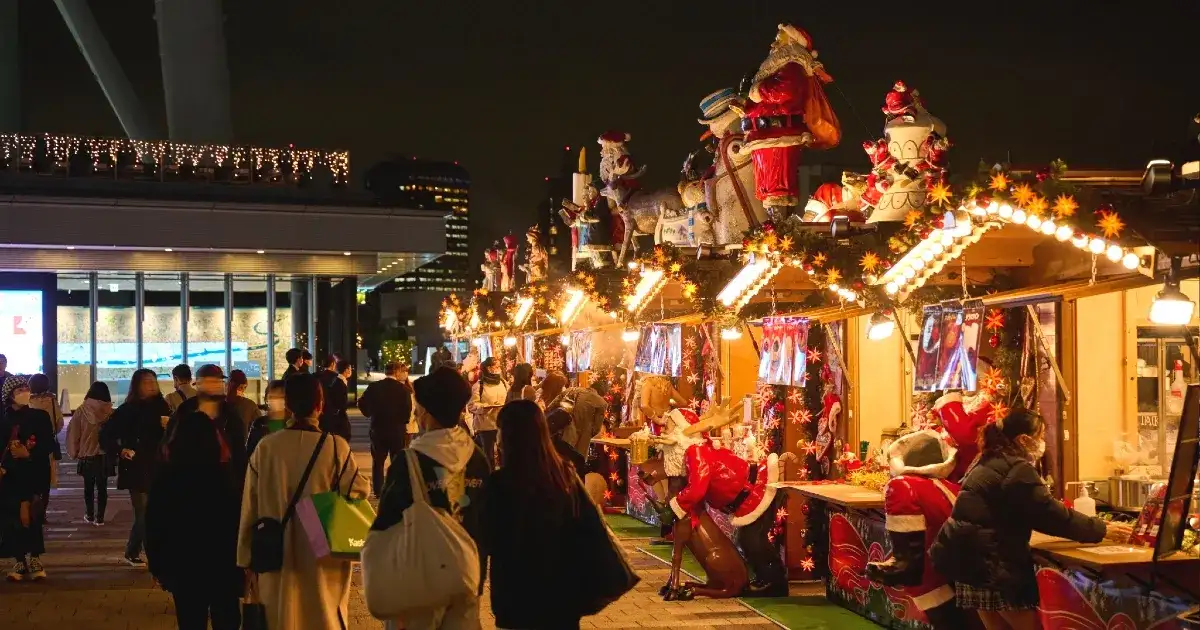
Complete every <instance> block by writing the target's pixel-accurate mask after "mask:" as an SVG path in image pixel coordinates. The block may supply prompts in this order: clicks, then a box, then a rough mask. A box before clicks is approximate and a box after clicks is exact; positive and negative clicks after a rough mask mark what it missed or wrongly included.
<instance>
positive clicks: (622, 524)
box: [604, 514, 659, 538]
mask: <svg viewBox="0 0 1200 630" xmlns="http://www.w3.org/2000/svg"><path fill="white" fill-rule="evenodd" d="M604 520H606V521H608V526H609V527H611V528H612V530H613V533H614V534H616V535H617V537H618V538H655V537H657V536H658V534H659V529H658V528H657V527H655V526H654V525H647V524H645V523H643V522H641V521H639V520H637V519H636V518H633V517H632V516H626V515H624V514H605V515H604Z"/></svg>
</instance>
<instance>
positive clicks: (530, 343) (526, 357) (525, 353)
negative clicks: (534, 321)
mask: <svg viewBox="0 0 1200 630" xmlns="http://www.w3.org/2000/svg"><path fill="white" fill-rule="evenodd" d="M535 344H536V338H535V337H534V336H533V335H525V344H524V346H523V347H522V354H521V359H522V360H523V361H525V362H526V363H528V364H530V365H532V366H533V367H534V368H540V367H542V366H541V365H538V363H540V361H535V360H534V359H535V357H537V353H536V352H535V350H534V348H535Z"/></svg>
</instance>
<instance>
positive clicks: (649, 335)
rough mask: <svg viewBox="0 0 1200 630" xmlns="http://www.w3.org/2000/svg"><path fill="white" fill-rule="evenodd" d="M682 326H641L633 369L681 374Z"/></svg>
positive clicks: (672, 374)
mask: <svg viewBox="0 0 1200 630" xmlns="http://www.w3.org/2000/svg"><path fill="white" fill-rule="evenodd" d="M682 364H683V327H682V326H681V325H679V324H653V325H650V326H646V327H644V328H642V334H641V336H640V337H639V338H638V347H637V354H636V355H635V357H634V369H636V370H637V371H638V372H645V373H647V374H662V375H664V376H681V371H682V368H683V365H682Z"/></svg>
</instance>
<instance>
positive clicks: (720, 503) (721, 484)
mask: <svg viewBox="0 0 1200 630" xmlns="http://www.w3.org/2000/svg"><path fill="white" fill-rule="evenodd" d="M683 463H684V468H685V469H686V470H687V484H686V485H685V486H684V487H683V489H682V490H680V491H679V493H678V494H676V495H675V498H673V499H671V510H672V511H673V512H674V513H675V516H676V517H677V518H685V517H689V516H694V515H696V514H699V513H700V512H701V511H702V510H704V509H706V506H707V507H711V508H713V509H715V510H719V511H722V512H725V513H726V514H729V515H730V516H731V518H730V523H732V524H733V526H734V527H737V528H738V530H737V543H738V546H739V547H741V549H742V554H743V555H745V557H746V563H747V564H748V565H750V568H751V569H752V570H753V571H754V578H755V579H754V580H753V581H752V582H751V583H750V588H749V593H751V594H754V595H758V596H763V597H785V596H787V594H788V583H787V571H786V570H785V569H784V567H783V563H782V562H781V561H780V559H779V549H777V548H776V547H775V545H774V543H772V542H771V540H770V538H769V534H770V532H771V527H772V526H773V525H774V524H775V506H776V500H775V499H776V489H775V488H772V487H770V485H769V484H772V483H775V482H777V481H779V456H778V455H776V454H774V453H771V454H770V455H768V456H767V457H766V458H765V459H763V460H762V461H760V462H758V463H753V464H752V463H750V462H747V461H746V460H744V459H742V458H740V457H738V456H737V455H735V454H734V453H733V451H731V450H728V449H723V448H715V447H713V446H712V444H710V443H709V442H708V441H707V440H705V441H704V442H702V443H700V444H693V445H691V446H689V447H688V448H687V451H686V452H685V453H684V457H683Z"/></svg>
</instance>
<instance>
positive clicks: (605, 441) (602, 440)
mask: <svg viewBox="0 0 1200 630" xmlns="http://www.w3.org/2000/svg"><path fill="white" fill-rule="evenodd" d="M592 444H602V445H604V446H612V447H615V448H629V439H628V438H606V437H594V438H592Z"/></svg>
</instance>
